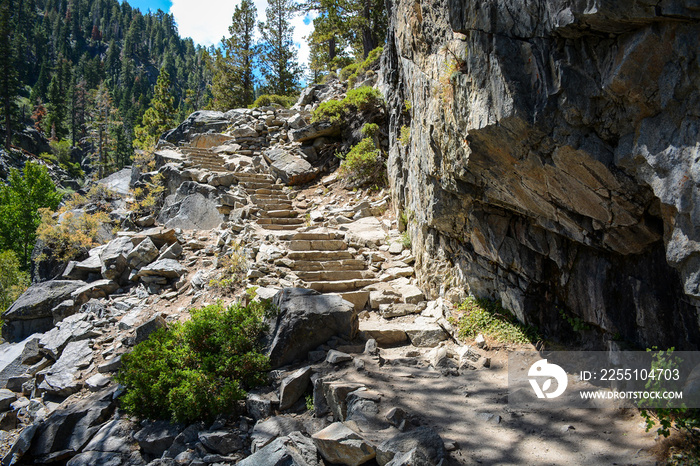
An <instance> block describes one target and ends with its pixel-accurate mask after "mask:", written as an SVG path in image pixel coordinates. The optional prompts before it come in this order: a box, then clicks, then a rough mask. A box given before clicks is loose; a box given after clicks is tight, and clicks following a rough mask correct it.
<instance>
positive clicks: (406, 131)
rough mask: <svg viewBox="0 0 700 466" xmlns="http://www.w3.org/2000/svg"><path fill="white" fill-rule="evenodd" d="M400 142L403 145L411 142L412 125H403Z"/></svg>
mask: <svg viewBox="0 0 700 466" xmlns="http://www.w3.org/2000/svg"><path fill="white" fill-rule="evenodd" d="M399 142H400V143H401V145H403V146H408V144H409V143H410V142H411V127H410V126H406V125H404V126H402V127H401V133H400V136H399Z"/></svg>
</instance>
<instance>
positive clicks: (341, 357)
mask: <svg viewBox="0 0 700 466" xmlns="http://www.w3.org/2000/svg"><path fill="white" fill-rule="evenodd" d="M347 361H352V356H350V355H349V354H347V353H343V352H342V351H336V350H330V351H329V352H328V354H327V355H326V362H327V363H330V364H340V363H341V362H347Z"/></svg>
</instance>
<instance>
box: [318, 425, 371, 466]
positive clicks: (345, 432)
mask: <svg viewBox="0 0 700 466" xmlns="http://www.w3.org/2000/svg"><path fill="white" fill-rule="evenodd" d="M312 439H313V441H314V444H315V445H316V448H318V451H319V453H321V456H323V458H324V459H325V460H326V461H328V462H329V463H334V464H345V465H347V466H358V465H360V464H364V463H366V462H367V461H369V460H371V459H372V458H374V457H375V451H374V447H373V446H372V445H371V444H370V443H369V442H367V441H366V440H365V439H364V438H363V437H362V436H360V435H359V434H357V433H355V432H353V431H352V430H350V429H349V428H347V427H346V426H345V425H344V424H343V423H342V422H336V423H333V424H331V425H329V426H328V427H326V428H325V429H323V430H321V431H320V432H316V433H315V434H314V435H313V436H312Z"/></svg>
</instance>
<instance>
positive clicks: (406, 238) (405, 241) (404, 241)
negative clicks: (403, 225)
mask: <svg viewBox="0 0 700 466" xmlns="http://www.w3.org/2000/svg"><path fill="white" fill-rule="evenodd" d="M401 245H402V246H403V247H404V248H406V249H411V235H410V234H409V233H408V231H404V232H403V233H401Z"/></svg>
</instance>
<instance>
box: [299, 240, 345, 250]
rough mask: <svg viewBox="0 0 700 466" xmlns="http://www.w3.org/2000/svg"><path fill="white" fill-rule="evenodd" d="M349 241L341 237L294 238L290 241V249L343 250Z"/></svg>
mask: <svg viewBox="0 0 700 466" xmlns="http://www.w3.org/2000/svg"><path fill="white" fill-rule="evenodd" d="M347 248H348V243H346V242H345V241H343V240H339V239H312V240H308V239H294V240H292V241H290V242H289V250H290V251H341V250H343V249H347Z"/></svg>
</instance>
